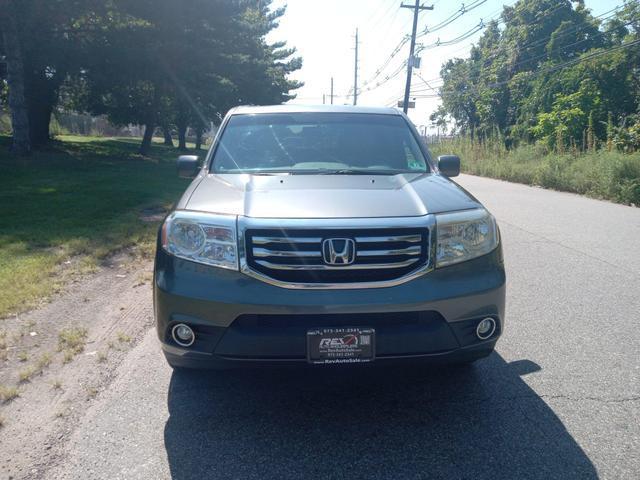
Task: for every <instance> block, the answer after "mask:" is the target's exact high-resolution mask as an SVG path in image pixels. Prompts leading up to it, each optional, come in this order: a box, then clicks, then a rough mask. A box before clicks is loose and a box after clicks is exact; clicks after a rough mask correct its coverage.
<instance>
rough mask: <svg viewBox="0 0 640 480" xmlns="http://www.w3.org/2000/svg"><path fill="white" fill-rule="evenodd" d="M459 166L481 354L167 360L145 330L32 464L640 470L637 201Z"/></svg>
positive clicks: (440, 472)
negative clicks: (493, 282) (425, 364)
mask: <svg viewBox="0 0 640 480" xmlns="http://www.w3.org/2000/svg"><path fill="white" fill-rule="evenodd" d="M459 183H460V184H461V185H463V186H464V187H465V188H467V189H468V190H469V191H471V192H472V193H473V194H474V195H476V196H477V197H478V198H479V199H480V200H481V201H482V202H484V203H485V205H486V206H487V207H488V208H489V209H490V210H491V211H492V212H493V213H494V214H495V216H496V217H497V219H498V221H499V223H500V227H501V230H502V235H503V242H504V248H505V257H506V262H507V270H508V294H507V295H508V301H507V306H508V308H507V315H508V317H507V325H506V331H505V334H504V336H503V337H502V339H501V341H500V342H499V345H498V349H497V352H496V353H494V354H493V355H492V356H491V357H489V358H488V359H485V360H483V361H481V362H479V363H478V364H477V365H476V366H474V367H472V368H470V369H438V370H436V371H427V370H414V369H408V368H404V369H394V370H376V371H368V370H367V371H364V372H360V371H358V372H355V373H354V372H344V370H342V371H340V370H338V371H336V370H321V371H315V372H311V373H310V372H287V373H283V372H274V371H267V372H212V373H198V372H195V373H172V371H171V370H170V369H169V367H168V366H167V365H166V364H165V363H164V360H163V358H162V357H161V354H160V351H159V348H158V345H157V343H156V339H155V337H154V333H153V332H152V331H149V333H148V334H147V335H146V337H145V338H144V340H143V341H142V342H141V343H140V344H139V345H138V346H137V347H136V348H135V349H133V350H132V351H131V352H130V353H129V355H128V357H127V358H126V359H125V361H124V362H123V363H122V364H121V366H120V367H119V370H118V372H117V377H116V379H115V381H114V382H113V383H112V384H111V385H110V387H109V389H108V390H106V391H104V392H102V393H101V394H100V395H99V396H98V398H97V399H96V400H95V402H93V403H92V405H91V407H90V408H89V409H88V411H87V412H86V414H85V415H84V418H83V420H82V421H81V423H80V425H79V427H78V428H77V429H76V431H75V433H74V434H73V435H72V437H71V440H70V442H69V445H68V451H67V456H66V460H65V461H64V462H63V463H62V464H60V465H58V467H57V468H55V469H54V470H52V471H50V472H47V474H46V478H82V479H87V478H104V479H118V478H123V479H138V478H140V479H159V478H174V479H190V478H198V479H199V478H214V479H217V478H221V479H227V478H229V479H231V478H233V479H245V478H247V479H249V478H252V479H253V478H255V479H270V478H277V479H286V478H292V479H301V478H335V479H342V478H344V479H355V478H363V479H374V478H385V479H404V478H443V479H444V478H446V479H457V478H468V479H471V478H473V479H479V478H491V479H496V478H505V479H524V478H540V479H551V478H558V479H571V478H579V479H590V478H611V479H637V478H639V477H640V328H639V326H640V300H639V296H640V209H637V208H631V207H625V206H620V205H614V204H611V203H607V202H600V201H596V200H591V199H587V198H582V197H578V196H575V195H570V194H564V193H558V192H552V191H547V190H541V189H536V188H529V187H525V186H521V185H514V184H509V183H504V182H499V181H495V180H488V179H481V178H476V177H469V176H462V177H461V178H460V180H459ZM150 301H151V299H149V302H150Z"/></svg>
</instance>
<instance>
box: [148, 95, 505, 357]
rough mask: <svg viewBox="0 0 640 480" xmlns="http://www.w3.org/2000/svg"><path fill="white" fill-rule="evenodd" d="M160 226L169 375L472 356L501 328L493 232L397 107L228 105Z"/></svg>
mask: <svg viewBox="0 0 640 480" xmlns="http://www.w3.org/2000/svg"><path fill="white" fill-rule="evenodd" d="M178 170H179V174H180V175H181V176H186V177H195V178H194V180H193V182H192V183H191V185H190V186H189V188H188V189H187V190H186V192H185V193H184V195H183V196H182V199H181V200H180V201H179V203H178V204H177V206H176V208H175V210H174V211H173V212H171V213H170V214H169V215H168V216H167V218H166V220H165V221H164V223H163V225H162V227H161V229H160V232H159V235H158V246H157V253H156V262H155V277H154V305H155V316H156V321H157V330H158V336H159V338H160V341H161V344H162V348H163V351H164V353H165V356H166V358H167V360H168V362H169V364H170V365H171V366H173V367H225V366H237V365H257V364H270V365H285V364H301V365H307V364H315V365H327V364H352V363H370V362H375V363H376V364H383V363H384V364H387V363H392V362H394V361H414V362H416V361H431V362H433V361H443V362H471V361H474V360H476V359H478V358H481V357H484V356H486V355H488V354H490V353H491V352H492V351H493V349H494V346H495V344H496V341H497V339H498V337H499V336H500V334H501V332H502V329H503V326H504V303H505V273H504V265H503V258H502V249H501V245H500V233H499V230H498V227H497V225H496V222H495V220H494V218H493V216H491V214H490V213H489V212H487V210H486V209H485V208H484V207H483V206H482V205H481V204H480V203H479V202H478V201H477V200H476V199H475V198H473V197H472V196H471V195H470V194H469V193H468V192H466V191H465V190H464V189H462V188H461V187H460V186H458V185H457V184H456V183H454V182H453V181H451V180H450V177H453V176H455V175H458V173H459V170H460V160H459V159H458V157H456V156H453V155H446V156H441V157H439V158H438V160H437V161H434V160H433V159H432V157H431V155H430V153H429V151H428V149H427V147H426V146H425V144H424V143H423V142H422V141H421V139H420V137H419V136H418V133H417V131H416V129H415V128H414V126H413V125H412V124H411V122H410V121H409V119H408V118H407V117H406V116H405V115H403V114H402V113H400V112H399V111H397V110H395V109H386V108H362V107H342V106H341V107H335V106H330V107H328V106H326V107H325V106H322V107H320V106H319V107H301V106H273V107H238V108H236V109H234V110H232V111H230V112H229V113H228V115H227V116H226V118H225V119H224V121H223V122H222V125H221V126H220V129H219V131H218V135H217V137H216V139H215V140H214V142H213V144H212V146H211V149H210V150H209V152H208V154H207V156H206V158H205V161H204V162H203V163H202V165H201V164H200V162H199V159H198V158H197V157H194V156H182V157H180V158H179V160H178Z"/></svg>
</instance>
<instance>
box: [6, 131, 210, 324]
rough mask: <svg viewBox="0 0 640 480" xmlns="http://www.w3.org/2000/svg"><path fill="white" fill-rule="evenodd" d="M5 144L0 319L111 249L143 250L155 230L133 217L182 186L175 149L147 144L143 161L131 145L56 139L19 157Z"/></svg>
mask: <svg viewBox="0 0 640 480" xmlns="http://www.w3.org/2000/svg"><path fill="white" fill-rule="evenodd" d="M9 144H10V142H9V138H8V137H2V136H0V292H2V295H0V318H2V317H4V316H7V315H9V314H12V313H16V312H19V311H23V310H25V309H28V308H30V307H32V306H34V305H35V304H37V302H38V301H39V300H40V299H41V298H43V297H47V296H49V295H51V294H52V293H54V292H55V291H57V290H58V289H59V288H60V287H61V286H62V285H63V284H64V282H65V278H67V277H68V275H66V273H69V272H78V271H86V270H89V269H92V268H94V267H95V266H96V265H98V264H99V263H100V261H102V260H103V259H104V258H105V257H106V256H108V255H109V254H110V253H113V252H114V251H117V250H119V249H122V248H126V247H131V246H137V247H140V248H142V249H146V251H151V248H152V245H153V241H154V238H155V234H156V230H157V227H158V224H157V222H144V221H142V220H141V219H140V213H141V212H142V211H144V209H145V208H151V207H155V208H157V207H162V208H169V207H170V206H171V205H172V203H174V202H175V201H176V200H177V199H178V198H179V196H180V194H181V192H182V191H183V190H184V188H185V187H186V185H187V184H188V181H187V180H183V179H179V178H178V177H177V175H176V167H175V159H176V157H177V155H178V152H177V150H175V149H173V148H170V147H163V146H161V145H158V144H155V145H154V146H153V148H152V151H151V154H150V155H149V156H148V157H143V156H140V155H138V154H137V149H138V144H139V141H138V140H137V139H109V138H104V139H100V138H92V137H71V136H67V137H60V138H59V139H58V140H57V141H55V142H53V143H52V145H51V146H50V147H49V148H48V149H47V150H44V151H38V152H35V153H34V154H33V155H32V156H31V157H28V158H26V159H21V158H15V157H13V156H11V155H9V152H8V147H9ZM203 153H204V152H203ZM70 259H73V261H72V263H71V264H70V265H64V262H66V261H67V260H70ZM77 259H80V260H77ZM62 267H64V268H62Z"/></svg>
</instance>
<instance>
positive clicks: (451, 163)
mask: <svg viewBox="0 0 640 480" xmlns="http://www.w3.org/2000/svg"><path fill="white" fill-rule="evenodd" d="M438 170H440V173H442V174H443V175H446V176H447V177H457V176H458V175H460V157H458V156H457V155H440V156H439V157H438Z"/></svg>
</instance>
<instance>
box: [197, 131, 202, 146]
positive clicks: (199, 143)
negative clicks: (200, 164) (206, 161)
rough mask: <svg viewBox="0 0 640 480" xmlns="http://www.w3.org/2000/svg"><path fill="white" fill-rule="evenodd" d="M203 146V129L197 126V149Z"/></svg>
mask: <svg viewBox="0 0 640 480" xmlns="http://www.w3.org/2000/svg"><path fill="white" fill-rule="evenodd" d="M200 147H202V129H201V128H199V127H198V128H196V150H200Z"/></svg>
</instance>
